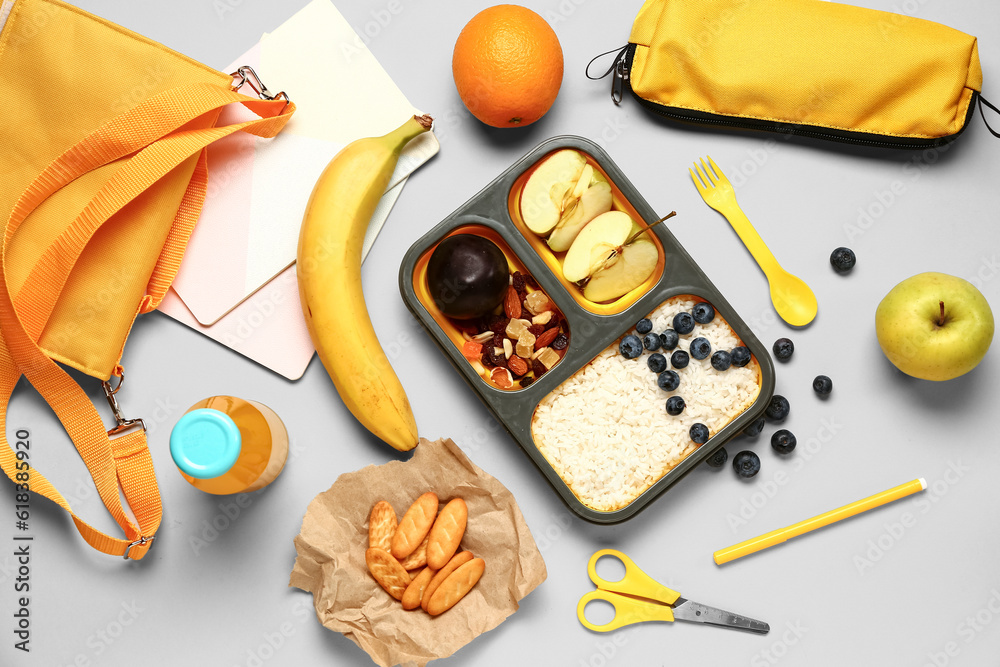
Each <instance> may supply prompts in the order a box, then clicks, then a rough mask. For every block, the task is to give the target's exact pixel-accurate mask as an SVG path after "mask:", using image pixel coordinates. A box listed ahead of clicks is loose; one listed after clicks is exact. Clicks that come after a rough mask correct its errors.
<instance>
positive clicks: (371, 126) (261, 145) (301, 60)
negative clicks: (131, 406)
mask: <svg viewBox="0 0 1000 667" xmlns="http://www.w3.org/2000/svg"><path fill="white" fill-rule="evenodd" d="M240 65H250V66H252V67H253V68H254V70H255V71H256V72H257V74H258V75H259V76H260V78H261V80H262V81H263V82H264V83H265V84H266V85H267V86H268V88H269V89H270V90H272V92H274V93H276V92H278V91H279V90H283V91H286V92H287V93H288V94H289V96H290V97H291V99H292V100H293V101H294V102H295V105H296V107H297V109H296V112H295V115H294V116H293V117H292V118H291V119H290V120H289V121H288V124H287V125H286V126H285V128H284V130H283V131H282V132H281V134H279V135H278V136H277V137H275V138H274V139H255V138H252V137H243V138H240V139H238V140H236V141H235V142H232V143H233V144H235V147H233V146H231V147H230V148H227V149H218V151H222V152H224V153H225V152H226V151H228V154H223V155H221V156H218V155H213V153H214V152H216V148H215V147H214V146H213V147H212V148H211V149H210V152H209V160H210V172H211V173H210V182H209V189H210V195H211V194H212V191H213V190H214V188H213V185H212V180H215V181H216V182H217V183H221V182H222V181H225V183H224V184H223V185H221V186H220V187H223V188H226V189H229V190H231V192H230V193H228V194H225V195H221V194H220V196H218V197H214V196H209V197H207V198H206V201H205V206H204V209H203V211H202V216H201V218H200V219H199V222H198V227H197V228H196V229H195V233H194V234H193V235H192V237H191V240H190V243H189V244H188V250H187V252H186V254H185V257H184V262H183V264H182V265H181V269H180V271H179V272H178V275H177V278H176V280H175V281H174V289H175V290H176V291H177V294H178V295H179V296H180V298H181V299H182V300H183V301H184V303H185V305H186V306H187V307H188V309H189V310H190V312H191V313H192V314H193V316H194V317H195V319H196V320H197V321H198V322H200V323H201V324H203V325H209V324H213V323H215V322H217V321H218V320H219V319H220V318H222V317H223V316H224V315H225V314H226V313H228V312H229V311H230V310H232V309H233V308H235V307H236V306H237V304H239V303H241V302H242V301H243V300H244V299H246V298H247V297H249V296H250V295H251V294H253V293H254V292H256V291H257V290H258V289H260V287H261V286H262V285H263V284H264V283H266V282H267V281H269V280H271V279H272V278H274V277H275V276H276V275H278V274H279V273H280V272H282V271H284V270H285V269H286V268H288V267H289V266H290V265H291V264H292V263H293V262H294V261H295V252H296V246H297V243H298V231H299V226H300V224H301V222H302V214H303V212H304V211H305V206H306V202H307V201H308V199H309V193H310V192H311V191H312V186H313V184H315V182H316V179H317V178H318V177H319V174H320V172H321V171H322V170H323V168H324V167H325V166H326V165H327V163H328V162H329V161H330V159H332V158H333V157H334V155H336V154H337V152H338V151H339V150H340V149H341V148H343V147H344V146H345V145H347V144H348V143H350V142H351V141H353V140H355V139H360V138H362V137H369V136H379V135H382V134H385V133H386V132H389V131H391V130H393V129H395V128H396V127H398V126H399V125H400V124H402V123H403V121H405V120H406V119H407V118H408V117H409V116H411V115H414V114H419V113H420V112H419V111H417V109H416V108H415V107H414V106H413V105H412V104H410V103H409V102H408V101H407V100H406V98H405V96H404V95H403V93H402V92H401V91H400V89H399V88H398V87H397V86H396V85H395V84H394V83H393V81H392V79H390V78H389V75H388V74H387V73H386V72H385V70H383V69H382V67H381V66H380V65H379V64H378V61H377V60H376V59H375V57H374V56H373V55H372V54H371V52H370V51H368V49H367V48H365V47H364V45H363V44H362V43H361V41H360V39H358V36H357V34H356V33H355V32H354V30H353V29H352V28H351V26H350V24H349V23H347V21H346V20H345V19H344V18H343V17H342V16H341V15H340V13H339V12H338V11H337V9H336V7H334V6H333V4H332V3H331V2H330V1H329V0H313V2H311V3H309V4H308V5H306V7H305V8H303V9H302V10H300V11H299V12H298V13H297V14H295V15H294V16H292V18H290V19H289V20H288V21H286V22H285V23H284V24H282V25H281V26H279V27H278V28H277V29H276V30H274V31H273V32H271V33H269V34H266V35H264V37H263V38H262V39H261V42H260V44H258V45H257V46H255V47H254V48H252V49H250V50H249V51H247V53H245V54H243V56H241V57H240V58H239V59H238V60H237V61H236V62H234V63H233V64H232V65H230V67H229V71H234V70H235V69H236V67H237V66H240ZM225 113H226V114H229V115H228V116H227V117H226V121H227V122H231V120H232V119H237V118H241V117H242V116H241V115H240V114H245V113H247V112H246V111H245V110H240V109H239V108H238V107H235V108H233V109H228V108H227V109H226V111H225ZM219 143H220V144H223V145H225V144H226V143H227V142H226V140H223V141H221V142H219ZM438 149H439V145H438V142H437V139H436V138H435V137H434V136H433V134H432V133H430V132H428V133H425V134H423V135H421V136H420V137H417V138H416V139H414V140H413V141H411V142H410V143H409V144H408V145H407V146H406V148H405V149H404V150H403V154H402V156H401V157H400V161H399V164H398V166H397V168H396V171H395V172H394V174H393V176H392V179H391V180H390V183H389V188H387V189H391V188H392V187H394V186H395V185H397V184H398V183H400V182H401V181H402V180H403V179H405V178H406V177H407V176H408V175H409V174H410V173H412V172H413V170H414V169H416V168H417V167H419V166H420V165H421V164H423V163H424V162H426V161H427V160H428V159H430V158H431V157H432V156H433V155H435V154H436V153H437V151H438ZM213 158H214V159H213ZM379 229H380V224H376V225H373V226H370V227H369V238H367V239H366V249H367V248H368V247H370V245H371V242H372V241H373V240H374V237H375V235H377V233H378V231H379Z"/></svg>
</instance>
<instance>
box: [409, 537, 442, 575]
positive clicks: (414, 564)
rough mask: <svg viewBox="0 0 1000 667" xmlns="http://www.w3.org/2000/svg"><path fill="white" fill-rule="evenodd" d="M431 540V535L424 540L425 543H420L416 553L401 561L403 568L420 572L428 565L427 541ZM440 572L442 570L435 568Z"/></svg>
mask: <svg viewBox="0 0 1000 667" xmlns="http://www.w3.org/2000/svg"><path fill="white" fill-rule="evenodd" d="M429 539H430V533H428V534H427V537H425V538H424V541H423V542H421V543H420V546H419V547H417V549H416V551H414V552H413V553H412V554H410V555H409V556H407V557H406V558H404V559H403V560H401V561H400V563H402V564H403V568H404V569H406V570H419V569H420V568H422V567H423V566H425V565H427V540H429ZM434 569H436V570H440V569H441V568H439V567H437V568H434Z"/></svg>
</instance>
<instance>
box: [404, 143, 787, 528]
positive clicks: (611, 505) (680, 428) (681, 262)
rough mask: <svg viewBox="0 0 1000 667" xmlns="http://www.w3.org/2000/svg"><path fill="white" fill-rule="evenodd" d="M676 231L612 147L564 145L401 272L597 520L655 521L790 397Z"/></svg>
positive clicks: (526, 446)
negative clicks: (653, 515) (670, 495)
mask: <svg viewBox="0 0 1000 667" xmlns="http://www.w3.org/2000/svg"><path fill="white" fill-rule="evenodd" d="M659 218H660V216H658V215H657V214H656V213H655V212H654V211H653V210H652V208H651V207H650V206H649V204H647V203H646V201H645V200H644V199H643V198H642V196H641V195H640V194H639V192H638V191H637V190H636V189H635V188H634V187H633V185H632V184H631V183H630V182H629V180H628V179H627V178H626V177H625V175H624V174H623V173H622V172H621V170H620V169H619V168H618V167H617V165H615V163H614V162H613V161H612V160H611V158H610V157H609V156H608V154H607V153H606V152H605V151H604V150H603V149H602V148H601V147H600V146H598V145H597V144H595V143H593V142H591V141H589V140H587V139H584V138H581V137H575V136H560V137H555V138H552V139H549V140H547V141H545V142H543V143H541V144H540V145H538V146H537V147H535V148H534V149H533V150H531V151H530V152H529V153H528V154H527V155H525V156H524V157H523V158H521V159H520V160H518V161H517V162H516V163H515V164H514V165H512V166H511V167H510V168H509V169H507V170H506V171H505V172H504V173H502V174H501V175H500V176H499V177H498V178H496V179H495V180H494V181H493V182H492V183H490V184H489V185H488V186H487V187H486V188H484V189H483V190H482V191H481V192H479V193H478V194H477V195H475V196H474V197H473V198H472V199H470V200H469V201H468V202H466V203H465V204H463V205H462V206H461V207H459V208H458V210H456V211H454V212H453V213H452V214H451V215H449V216H448V217H447V218H446V219H445V220H443V221H442V222H441V223H440V224H438V225H437V226H436V227H434V228H433V229H432V230H431V231H429V232H428V233H427V234H425V235H424V236H423V237H421V238H420V239H419V240H418V241H417V242H416V243H415V244H414V245H413V246H412V247H411V248H410V249H409V250H408V251H407V253H406V255H405V257H404V258H403V262H402V265H401V267H400V272H399V285H400V292H401V294H402V297H403V300H404V302H405V303H406V305H407V307H408V308H409V309H410V311H411V312H412V313H413V314H414V316H415V317H416V318H417V319H418V320H419V321H420V323H421V324H422V325H423V327H424V328H425V329H426V330H427V332H428V333H429V334H430V336H431V337H432V338H433V339H434V341H435V342H436V343H437V345H438V346H439V347H440V348H441V351H442V352H443V353H444V355H445V357H446V358H447V359H448V360H449V361H450V362H451V363H452V365H453V366H454V367H455V369H456V370H457V371H458V372H459V373H460V374H461V375H462V377H463V378H465V380H466V382H467V383H468V385H469V386H470V387H471V388H472V390H473V391H474V392H476V394H477V395H478V396H479V398H480V399H481V400H482V401H483V403H484V404H485V405H486V407H487V408H488V409H489V410H490V411H491V412H492V413H493V415H494V416H495V417H496V418H497V420H498V421H499V422H500V423H501V424H502V425H503V426H504V428H506V430H507V431H508V432H509V433H510V435H511V436H512V437H513V438H514V440H516V441H517V443H518V444H519V445H520V446H521V448H522V449H523V450H524V451H525V453H527V455H528V456H529V457H531V459H532V461H534V463H535V465H536V466H537V467H538V469H539V470H540V471H541V472H542V474H543V475H544V476H545V478H546V479H547V480H548V481H549V483H550V484H551V485H552V487H553V488H554V489H555V490H556V492H557V493H558V494H559V495H560V496H561V497H562V499H563V500H564V501H565V502H566V504H567V505H568V506H569V507H570V508H571V509H572V510H573V511H574V512H576V513H577V514H579V515H580V516H582V517H583V518H585V519H587V520H589V521H592V522H595V523H617V522H620V521H623V520H625V519H628V518H630V517H632V516H634V515H635V514H636V513H637V512H639V511H640V510H641V509H643V508H645V507H646V506H647V505H649V503H650V502H652V501H653V500H654V499H655V498H656V497H658V496H659V495H660V494H661V493H663V492H664V491H666V490H667V489H669V488H670V487H672V486H673V485H674V484H676V483H677V482H678V481H679V480H680V479H681V478H682V477H684V475H686V474H687V473H688V472H690V471H691V470H692V469H694V467H695V466H697V465H699V464H701V463H702V462H704V461H705V460H706V459H708V458H709V457H710V456H711V455H712V454H713V453H714V452H715V451H717V450H718V449H719V448H721V447H722V446H723V445H724V444H725V443H726V442H727V441H729V440H730V439H731V438H732V437H734V436H736V435H738V434H739V433H740V432H741V431H742V430H743V429H744V428H745V427H746V426H748V425H750V424H751V423H752V422H753V421H755V420H756V419H758V418H759V417H760V416H761V415H762V414H763V412H764V409H765V407H766V405H767V403H768V401H770V399H771V396H772V394H773V391H774V365H773V363H772V361H771V358H770V356H769V355H768V352H767V350H766V348H764V346H763V345H762V344H761V343H760V341H759V340H758V339H757V337H756V336H755V335H754V334H753V332H752V331H751V330H750V328H749V327H748V326H747V324H746V323H745V322H744V321H743V320H742V319H741V318H740V317H739V315H738V314H737V313H736V311H735V310H734V309H733V307H732V306H731V305H730V304H729V302H728V301H726V299H725V297H723V295H722V294H721V293H720V292H719V291H718V290H717V289H716V287H715V286H714V285H713V284H712V282H711V281H710V280H709V279H708V277H707V276H706V275H705V273H704V272H703V271H702V270H701V269H700V268H699V267H698V265H697V264H695V262H694V260H693V259H692V258H691V257H690V255H688V253H687V252H686V251H685V250H684V248H683V247H682V246H681V245H680V244H679V243H678V242H677V240H676V239H675V238H674V236H673V234H671V233H670V231H669V229H668V228H667V224H669V223H662V224H654V223H656V222H657V221H658V220H659ZM581 276H582V277H581Z"/></svg>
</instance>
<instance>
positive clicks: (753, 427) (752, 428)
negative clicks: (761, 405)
mask: <svg viewBox="0 0 1000 667" xmlns="http://www.w3.org/2000/svg"><path fill="white" fill-rule="evenodd" d="M763 430H764V418H763V417H761V418H760V419H758V420H757V421H755V422H754V423H752V424H750V425H749V426H747V427H746V428H745V429H743V435H745V436H746V437H748V438H756V437H757V436H758V435H760V432H761V431H763Z"/></svg>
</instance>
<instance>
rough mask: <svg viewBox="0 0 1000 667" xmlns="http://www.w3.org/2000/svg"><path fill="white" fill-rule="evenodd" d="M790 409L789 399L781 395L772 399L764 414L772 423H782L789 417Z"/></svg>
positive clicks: (776, 395)
mask: <svg viewBox="0 0 1000 667" xmlns="http://www.w3.org/2000/svg"><path fill="white" fill-rule="evenodd" d="M788 408H789V406H788V399H787V398H785V397H784V396H782V395H781V394H775V395H774V396H772V397H771V402H770V403H768V404H767V409H766V410H764V414H765V415H767V418H768V419H770V420H771V421H775V422H780V421H784V419H785V417H787V416H788Z"/></svg>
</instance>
